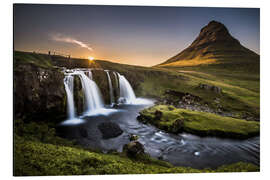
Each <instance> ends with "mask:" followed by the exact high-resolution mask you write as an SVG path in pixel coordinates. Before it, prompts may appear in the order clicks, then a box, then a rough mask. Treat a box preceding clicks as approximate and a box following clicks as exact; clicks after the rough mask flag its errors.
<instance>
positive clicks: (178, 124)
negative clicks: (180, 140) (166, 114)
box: [171, 119, 184, 133]
mask: <svg viewBox="0 0 270 180" xmlns="http://www.w3.org/2000/svg"><path fill="white" fill-rule="evenodd" d="M171 128H172V129H171V132H172V133H180V132H183V130H184V120H183V119H177V120H176V121H175V122H174V123H173V125H172V127H171Z"/></svg>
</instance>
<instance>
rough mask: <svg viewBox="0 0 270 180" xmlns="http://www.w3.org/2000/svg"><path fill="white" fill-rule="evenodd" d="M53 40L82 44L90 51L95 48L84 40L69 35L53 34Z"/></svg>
mask: <svg viewBox="0 0 270 180" xmlns="http://www.w3.org/2000/svg"><path fill="white" fill-rule="evenodd" d="M51 37H52V40H54V41H59V42H66V43H71V44H77V45H79V46H81V47H82V48H86V49H88V50H89V51H93V48H91V47H90V46H89V45H87V44H85V43H84V42H82V41H79V40H77V39H74V38H71V37H67V36H63V35H61V34H57V35H52V36H51Z"/></svg>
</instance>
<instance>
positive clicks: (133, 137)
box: [129, 134, 139, 141]
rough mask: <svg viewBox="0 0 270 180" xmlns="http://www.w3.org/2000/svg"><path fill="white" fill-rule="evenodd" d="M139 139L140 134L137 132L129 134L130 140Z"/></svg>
mask: <svg viewBox="0 0 270 180" xmlns="http://www.w3.org/2000/svg"><path fill="white" fill-rule="evenodd" d="M138 139H139V136H137V135H135V134H130V135H129V140H130V141H137V140H138Z"/></svg>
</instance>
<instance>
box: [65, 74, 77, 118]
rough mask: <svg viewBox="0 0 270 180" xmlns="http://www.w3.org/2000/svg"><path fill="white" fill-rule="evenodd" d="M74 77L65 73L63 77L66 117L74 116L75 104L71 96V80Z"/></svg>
mask: <svg viewBox="0 0 270 180" xmlns="http://www.w3.org/2000/svg"><path fill="white" fill-rule="evenodd" d="M73 80H74V77H73V76H71V75H67V76H65V78H64V85H65V90H66V94H67V113H68V119H73V118H74V117H75V106H74V98H73V82H74V81H73Z"/></svg>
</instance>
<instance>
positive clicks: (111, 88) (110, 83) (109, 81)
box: [105, 70, 114, 105]
mask: <svg viewBox="0 0 270 180" xmlns="http://www.w3.org/2000/svg"><path fill="white" fill-rule="evenodd" d="M105 72H106V74H107V78H108V84H109V92H110V100H111V105H113V104H114V94H113V87H112V81H111V77H110V74H109V71H108V70H105Z"/></svg>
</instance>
